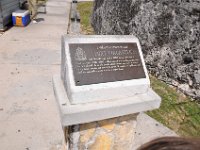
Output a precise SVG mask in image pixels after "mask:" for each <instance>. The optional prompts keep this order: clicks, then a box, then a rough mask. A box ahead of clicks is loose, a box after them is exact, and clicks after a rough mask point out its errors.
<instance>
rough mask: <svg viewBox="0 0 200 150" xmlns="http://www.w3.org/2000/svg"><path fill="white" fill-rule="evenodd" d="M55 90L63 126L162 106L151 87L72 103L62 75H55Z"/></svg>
mask: <svg viewBox="0 0 200 150" xmlns="http://www.w3.org/2000/svg"><path fill="white" fill-rule="evenodd" d="M53 86H54V92H55V96H56V99H57V104H58V107H59V110H60V115H61V121H62V126H70V125H77V124H83V123H88V122H93V121H99V120H104V119H109V118H114V117H119V116H124V115H128V114H134V113H138V112H143V111H147V110H153V109H156V108H158V107H159V106H160V102H161V99H160V97H159V96H158V95H157V94H156V93H155V92H154V91H153V90H152V89H149V90H148V91H147V92H146V93H144V94H136V95H134V96H132V97H128V98H125V99H116V100H111V101H103V102H95V103H87V104H77V105H72V104H71V103H70V101H69V99H68V96H67V94H66V91H65V89H64V86H63V82H62V80H61V78H60V75H55V76H54V77H53Z"/></svg>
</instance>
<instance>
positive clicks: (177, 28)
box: [92, 0, 200, 99]
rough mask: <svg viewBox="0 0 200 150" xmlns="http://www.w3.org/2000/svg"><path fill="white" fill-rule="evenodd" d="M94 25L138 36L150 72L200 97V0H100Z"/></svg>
mask: <svg viewBox="0 0 200 150" xmlns="http://www.w3.org/2000/svg"><path fill="white" fill-rule="evenodd" d="M92 25H93V27H94V30H95V31H96V33H97V34H133V35H135V36H137V37H138V38H139V39H140V42H141V45H142V48H143V52H144V54H145V59H146V65H147V67H148V69H149V72H150V73H152V74H154V75H156V76H157V77H158V78H160V79H161V80H164V81H165V82H168V83H170V84H173V85H174V86H177V87H178V88H179V89H180V90H182V91H183V92H184V93H186V94H187V95H189V96H191V97H193V98H196V99H200V0H96V1H95V4H94V12H93V16H92Z"/></svg>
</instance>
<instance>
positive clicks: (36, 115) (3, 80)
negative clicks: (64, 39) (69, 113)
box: [0, 0, 70, 150]
mask: <svg viewBox="0 0 200 150" xmlns="http://www.w3.org/2000/svg"><path fill="white" fill-rule="evenodd" d="M55 1H56V0H49V2H48V4H49V5H51V9H54V6H53V4H50V3H51V2H53V3H55ZM62 2H63V3H65V6H66V7H65V8H64V9H65V11H67V12H68V11H69V8H70V5H69V3H68V2H67V1H66V0H63V1H62ZM56 8H57V6H56ZM56 11H59V10H56ZM38 18H40V20H41V21H39V22H38V23H37V24H32V23H31V24H30V25H29V26H27V27H25V28H17V27H13V28H12V29H10V30H9V31H7V32H5V33H4V34H3V35H2V36H1V37H0V70H1V71H0V143H1V144H0V149H4V150H11V149H15V150H57V149H60V147H61V145H62V141H63V133H62V127H61V124H60V119H59V115H58V110H57V107H56V103H55V98H54V94H53V88H52V76H53V74H54V73H57V72H59V71H60V51H61V35H63V34H65V33H66V32H67V24H68V15H67V13H65V14H62V13H60V15H59V14H53V13H52V12H51V14H48V12H47V15H44V14H43V15H42V14H41V15H38Z"/></svg>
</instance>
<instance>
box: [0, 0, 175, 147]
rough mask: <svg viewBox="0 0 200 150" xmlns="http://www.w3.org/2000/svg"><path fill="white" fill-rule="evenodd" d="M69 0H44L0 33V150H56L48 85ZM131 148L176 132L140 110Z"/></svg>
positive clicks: (56, 123) (58, 134)
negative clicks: (33, 19)
mask: <svg viewBox="0 0 200 150" xmlns="http://www.w3.org/2000/svg"><path fill="white" fill-rule="evenodd" d="M69 1H70V0H68V1H67V0H49V1H48V3H47V14H46V15H42V14H40V15H38V20H40V22H38V23H37V24H32V23H31V24H30V25H29V26H27V27H25V28H17V27H13V28H12V29H10V30H9V31H7V32H6V33H5V34H3V35H2V36H1V37H0V149H2V150H58V149H59V148H60V147H61V145H62V140H63V133H62V128H61V125H60V120H59V115H58V109H57V107H56V103H55V98H54V94H53V89H52V75H53V74H57V73H58V72H59V71H60V51H61V35H63V34H65V33H66V31H67V24H68V20H69V18H68V14H69V7H70V5H69ZM138 120H139V121H138V125H137V131H136V138H135V148H136V147H138V146H139V145H141V144H143V143H145V142H147V141H149V140H150V139H153V138H156V137H161V136H166V135H167V136H169V135H175V133H174V132H173V131H171V130H169V129H167V128H166V127H164V126H162V125H161V124H159V123H158V122H156V121H155V120H154V119H152V118H150V117H148V116H147V115H145V114H141V115H139V117H138Z"/></svg>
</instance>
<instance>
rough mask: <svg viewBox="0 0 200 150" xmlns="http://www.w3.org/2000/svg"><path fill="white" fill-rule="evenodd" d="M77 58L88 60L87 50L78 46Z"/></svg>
mask: <svg viewBox="0 0 200 150" xmlns="http://www.w3.org/2000/svg"><path fill="white" fill-rule="evenodd" d="M75 60H78V61H84V60H87V56H86V53H85V51H84V50H83V49H82V48H80V47H78V48H77V49H76V52H75Z"/></svg>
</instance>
